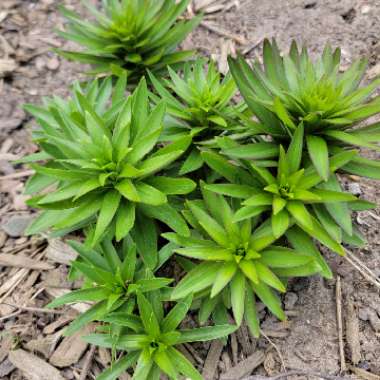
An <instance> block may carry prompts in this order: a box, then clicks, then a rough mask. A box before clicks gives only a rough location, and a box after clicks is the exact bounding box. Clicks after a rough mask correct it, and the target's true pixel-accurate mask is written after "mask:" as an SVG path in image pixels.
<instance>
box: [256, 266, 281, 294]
mask: <svg viewBox="0 0 380 380" xmlns="http://www.w3.org/2000/svg"><path fill="white" fill-rule="evenodd" d="M256 271H257V275H258V277H259V280H261V281H262V282H265V283H266V284H268V285H270V286H272V287H273V288H275V289H277V290H278V291H280V292H285V290H286V289H285V286H284V285H283V283H282V282H281V281H280V280H279V279H278V278H277V277H276V276H275V275H274V274H273V272H272V271H271V270H270V269H268V267H267V266H265V265H263V264H262V263H261V262H259V261H257V262H256Z"/></svg>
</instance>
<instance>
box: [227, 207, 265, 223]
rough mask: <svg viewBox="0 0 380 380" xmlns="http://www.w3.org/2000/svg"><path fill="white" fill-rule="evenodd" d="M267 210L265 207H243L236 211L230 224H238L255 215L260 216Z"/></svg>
mask: <svg viewBox="0 0 380 380" xmlns="http://www.w3.org/2000/svg"><path fill="white" fill-rule="evenodd" d="M267 209H268V207H267V206H259V207H252V206H244V207H241V208H240V209H239V210H237V211H236V213H235V215H234V216H233V218H232V222H234V223H237V222H240V221H242V220H246V219H250V218H253V217H255V216H257V215H260V214H262V213H263V212H264V211H266V210H267Z"/></svg>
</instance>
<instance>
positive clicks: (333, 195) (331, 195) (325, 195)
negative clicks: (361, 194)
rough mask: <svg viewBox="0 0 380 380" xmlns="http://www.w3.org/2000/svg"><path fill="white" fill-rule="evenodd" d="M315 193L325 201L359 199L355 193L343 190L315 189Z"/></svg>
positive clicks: (334, 201)
mask: <svg viewBox="0 0 380 380" xmlns="http://www.w3.org/2000/svg"><path fill="white" fill-rule="evenodd" d="M313 193H314V194H316V195H318V196H319V197H320V199H321V201H322V202H323V203H329V202H332V203H336V202H352V201H356V200H357V198H356V197H355V196H354V195H352V194H350V193H344V192H342V191H334V190H323V189H313Z"/></svg>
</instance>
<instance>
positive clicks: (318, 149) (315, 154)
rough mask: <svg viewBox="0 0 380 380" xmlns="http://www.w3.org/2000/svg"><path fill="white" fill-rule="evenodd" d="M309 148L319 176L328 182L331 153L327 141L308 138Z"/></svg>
mask: <svg viewBox="0 0 380 380" xmlns="http://www.w3.org/2000/svg"><path fill="white" fill-rule="evenodd" d="M306 142H307V148H308V151H309V155H310V158H311V161H312V162H313V165H314V167H315V169H316V170H317V172H318V174H319V175H320V176H321V178H322V179H323V180H324V181H327V180H328V178H329V174H330V168H329V151H328V148H327V143H326V141H325V140H324V139H323V138H322V137H319V136H313V135H307V136H306Z"/></svg>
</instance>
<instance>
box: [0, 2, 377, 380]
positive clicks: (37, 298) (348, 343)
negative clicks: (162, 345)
mask: <svg viewBox="0 0 380 380" xmlns="http://www.w3.org/2000/svg"><path fill="white" fill-rule="evenodd" d="M92 2H93V3H96V1H94V0H93V1H92ZM59 3H63V4H65V5H67V6H69V7H72V8H75V9H77V10H79V9H81V7H80V4H79V0H78V1H77V0H64V1H55V0H35V1H32V0H0V192H1V193H0V227H1V228H0V249H1V252H0V379H4V380H8V379H12V380H16V379H17V380H19V379H33V380H61V379H69V380H71V379H81V380H83V379H85V378H88V379H93V378H95V376H96V374H98V373H100V372H101V370H102V369H103V368H104V367H105V366H107V365H108V364H109V361H110V353H109V352H108V351H106V350H97V349H96V350H95V349H92V348H91V347H88V346H87V345H86V344H85V343H83V342H82V341H81V339H80V334H78V335H76V336H74V337H70V338H63V337H62V329H63V328H64V327H65V325H66V324H67V323H68V322H69V321H70V320H72V319H73V318H74V317H75V314H76V313H77V312H78V311H80V310H83V308H85V307H86V305H78V306H76V307H75V308H69V307H67V308H64V309H61V310H60V311H58V312H50V313H48V312H46V311H45V310H43V309H42V308H43V307H44V305H45V304H47V303H48V302H49V300H51V299H52V298H53V297H55V296H57V295H60V294H63V293H64V292H65V291H67V289H70V288H71V289H72V288H75V287H78V284H76V283H70V282H68V281H67V280H66V275H67V271H68V269H67V268H68V267H67V264H68V262H69V260H70V259H71V258H72V257H73V252H71V251H70V250H69V249H68V247H67V246H66V245H65V244H64V242H62V241H59V240H57V239H55V240H49V239H46V237H38V238H27V237H24V236H23V231H24V229H25V226H26V225H27V224H28V223H29V221H30V220H31V217H32V216H33V215H34V212H33V211H32V210H30V209H28V207H27V206H25V203H24V202H25V199H26V198H25V196H24V195H23V194H22V192H23V188H24V183H25V181H26V179H27V177H28V175H30V171H29V169H28V168H27V167H26V166H22V165H16V166H15V165H12V160H14V159H17V158H20V157H22V156H23V155H25V154H28V153H32V152H35V151H36V146H35V145H34V144H33V143H32V142H31V130H32V129H33V127H34V122H33V120H31V118H30V116H29V115H27V114H26V113H25V112H24V111H23V109H22V105H23V104H24V103H41V101H42V99H43V97H45V96H51V95H60V96H65V95H67V94H68V88H69V85H70V84H71V83H72V81H73V80H75V79H83V78H84V76H83V74H80V73H81V72H83V71H84V69H85V68H84V67H83V66H81V65H79V64H76V63H72V62H68V61H66V60H63V59H61V58H59V57H57V56H56V54H55V53H54V52H53V49H54V48H62V47H68V46H70V47H73V45H72V44H71V43H67V42H64V41H62V40H61V39H60V38H58V37H57V36H56V35H55V34H54V32H53V29H54V28H61V27H62V25H63V20H62V18H61V17H60V15H59V13H58V9H57V6H58V4H59ZM202 4H203V5H204V6H203V8H202ZM200 10H203V11H204V13H205V19H204V21H203V23H202V25H201V26H200V27H199V28H198V29H197V30H196V31H195V32H194V33H193V34H192V35H191V36H189V37H188V38H187V39H186V41H185V42H184V43H183V45H184V47H186V48H189V47H192V48H193V47H194V48H195V47H196V48H198V50H199V52H200V53H201V54H204V55H208V56H212V57H213V58H214V59H215V60H216V61H217V62H218V65H219V68H220V70H222V71H226V69H227V63H226V57H227V55H228V54H235V53H236V52H237V51H240V52H242V53H244V54H245V55H246V56H247V58H255V57H256V58H257V57H259V55H260V53H261V42H262V41H263V39H264V38H265V37H269V38H271V37H274V38H276V39H277V41H278V43H279V46H280V48H281V49H282V50H284V51H285V50H286V49H288V48H289V45H290V43H291V40H292V39H296V40H297V41H299V42H301V43H302V42H305V43H307V44H308V46H309V47H310V49H311V51H312V54H317V53H320V52H321V51H322V49H323V46H324V45H325V43H327V42H330V43H331V45H332V46H340V47H341V48H342V58H343V68H344V67H348V65H350V64H351V63H352V62H353V61H354V60H355V59H358V58H360V57H367V58H368V59H369V68H368V72H367V78H368V79H369V78H373V77H375V76H377V75H380V40H379V37H380V1H379V0H367V1H365V0H315V1H312V0H277V1H276V0H246V1H244V0H240V1H239V0H233V1H223V0H220V1H213V2H212V1H205V0H199V1H197V2H194V4H193V6H192V7H190V8H189V12H188V14H189V15H191V13H196V12H198V11H200ZM348 179H349V181H348ZM341 180H342V183H344V184H345V186H346V188H347V190H349V191H351V192H353V193H355V194H357V195H359V196H360V197H362V198H365V199H368V200H371V201H373V202H376V203H377V204H379V205H380V187H379V183H376V182H374V181H371V180H366V179H360V178H358V177H355V176H351V178H348V177H345V176H342V177H341ZM355 218H356V220H355V223H356V225H357V228H358V229H359V230H360V231H361V232H362V233H363V234H364V235H365V236H366V238H367V240H368V244H367V245H366V246H365V247H364V248H362V249H352V253H353V254H354V255H355V257H357V258H358V259H359V260H360V261H361V262H362V263H363V264H364V265H366V266H367V267H368V268H370V270H371V271H372V272H373V273H375V275H376V276H378V277H380V238H379V231H380V209H379V208H377V209H375V210H372V211H370V212H360V213H358V214H357V215H356V216H355ZM326 257H327V259H328V261H329V263H330V265H331V267H332V268H333V271H334V273H335V278H334V279H333V280H330V281H326V280H323V279H321V278H320V277H317V276H315V277H311V278H309V279H295V280H292V281H291V283H290V284H289V292H288V293H287V295H286V296H285V297H284V299H283V303H284V308H285V310H286V313H287V315H288V320H287V321H286V322H279V321H277V320H276V319H275V318H274V317H273V316H270V314H269V313H267V311H266V310H265V309H264V308H262V307H261V308H260V309H261V311H260V318H261V321H262V330H263V336H262V337H261V338H260V339H258V340H256V339H251V338H249V337H248V334H247V329H246V328H245V327H244V326H243V328H242V329H241V330H240V331H239V332H238V333H236V334H234V335H233V336H232V337H231V338H230V340H229V342H228V344H227V345H226V346H223V344H221V343H220V342H215V343H213V344H211V345H210V344H198V345H194V346H192V347H190V346H185V347H183V348H182V350H183V352H184V353H185V354H186V355H188V357H189V358H190V359H191V360H192V361H193V363H194V364H195V365H196V366H198V368H199V370H200V371H203V374H204V377H205V378H206V379H208V380H211V379H225V380H226V379H230V380H237V379H242V378H248V377H249V376H253V377H252V379H265V378H267V377H274V378H279V377H276V376H278V375H279V374H280V373H282V372H289V373H290V374H293V376H291V377H289V378H294V379H295V378H298V379H309V378H310V379H311V378H316V377H315V376H317V378H318V377H319V378H325V379H333V378H334V379H338V378H354V379H359V378H362V379H367V380H376V379H377V380H378V379H380V302H379V301H380V299H379V289H378V288H376V287H375V286H374V285H372V284H371V283H370V282H369V281H368V280H367V279H366V278H364V277H363V276H362V274H360V273H359V272H358V271H357V270H356V269H354V268H353V266H352V265H351V264H350V263H349V262H348V261H347V260H346V259H345V258H341V257H337V256H336V255H332V254H330V253H328V252H326ZM337 310H338V312H337ZM194 320H195V316H194V318H192V317H189V319H188V320H187V321H185V323H186V324H188V325H190V326H191V325H193V324H194V323H195V322H194ZM93 328H94V327H93V326H90V327H89V329H90V330H91V329H93ZM83 333H86V332H83ZM87 333H88V331H87ZM128 378H130V377H129V376H128V375H127V374H126V375H125V376H124V377H123V378H121V379H128Z"/></svg>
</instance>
